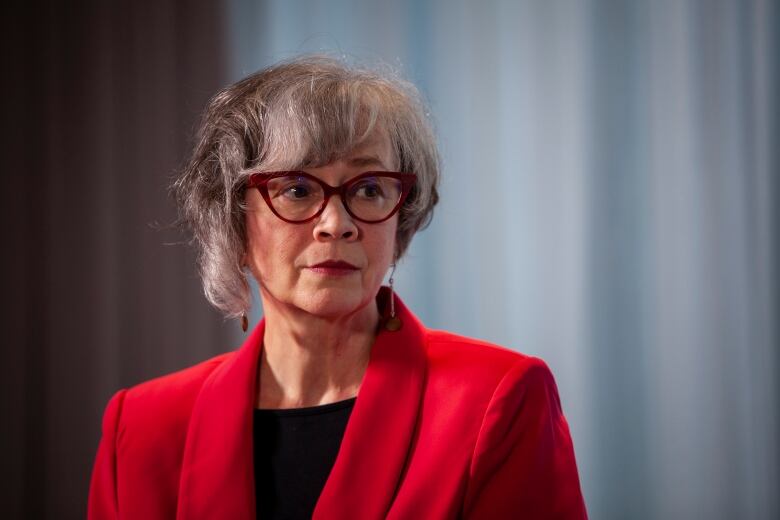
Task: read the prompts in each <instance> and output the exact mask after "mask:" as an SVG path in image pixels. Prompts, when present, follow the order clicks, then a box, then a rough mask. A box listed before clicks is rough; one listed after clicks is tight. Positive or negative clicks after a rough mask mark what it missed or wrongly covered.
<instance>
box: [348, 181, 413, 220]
mask: <svg viewBox="0 0 780 520" xmlns="http://www.w3.org/2000/svg"><path fill="white" fill-rule="evenodd" d="M402 192H403V185H402V184H401V181H399V180H398V179H395V178H393V177H383V176H381V175H377V176H373V177H363V178H362V179H360V180H358V181H356V182H355V183H353V184H351V185H350V186H349V188H348V190H347V204H348V205H349V209H350V211H352V213H353V214H354V215H355V216H356V217H358V218H359V219H363V220H368V221H373V220H382V219H384V218H387V216H388V215H390V213H392V211H393V208H395V206H396V205H397V204H398V201H399V200H401V194H402Z"/></svg>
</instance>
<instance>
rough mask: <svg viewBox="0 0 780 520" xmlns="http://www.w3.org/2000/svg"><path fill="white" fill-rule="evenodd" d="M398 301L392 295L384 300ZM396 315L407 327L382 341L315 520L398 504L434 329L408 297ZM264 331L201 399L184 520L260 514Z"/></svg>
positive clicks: (191, 433) (242, 519) (187, 465)
mask: <svg viewBox="0 0 780 520" xmlns="http://www.w3.org/2000/svg"><path fill="white" fill-rule="evenodd" d="M388 293H389V291H388V290H387V289H385V288H382V290H381V291H380V294H379V299H380V301H381V300H383V299H385V300H386V299H387V296H388V295H389V294H388ZM395 307H396V313H397V315H398V316H399V317H400V318H401V320H402V322H403V327H402V328H401V329H400V330H399V331H396V332H388V331H384V330H383V331H381V332H380V333H379V334H378V335H377V338H376V342H375V343H374V345H373V347H372V349H371V357H370V359H369V363H368V368H367V369H366V374H365V376H364V378H363V382H362V384H361V387H360V393H359V395H358V398H357V401H356V402H355V407H354V409H353V410H352V414H351V416H350V419H349V422H348V424H347V429H346V431H345V432H344V438H343V440H342V443H341V448H340V450H339V454H338V456H337V457H336V462H335V464H334V466H333V470H332V471H331V473H330V476H329V477H328V481H327V482H326V484H325V488H324V489H323V491H322V494H321V495H320V498H319V501H318V502H317V506H316V508H315V510H314V515H313V518H315V519H331V518H360V519H366V520H371V519H380V518H384V517H385V515H386V512H387V510H388V509H389V508H390V505H391V503H392V500H393V497H394V495H395V491H396V488H397V486H398V483H399V480H400V477H401V473H402V471H403V469H404V464H405V462H406V458H407V455H408V452H409V447H410V445H411V442H412V436H413V433H414V429H415V425H416V423H417V415H418V412H419V408H420V400H421V396H422V389H423V385H424V382H425V353H424V350H423V349H424V337H425V336H424V327H423V325H422V324H421V323H420V322H419V321H418V320H417V318H416V317H415V316H414V315H413V314H412V313H411V312H409V310H408V309H407V308H406V307H405V306H404V304H403V303H402V302H401V301H400V299H398V298H396V306H395ZM380 308H382V307H381V306H380ZM264 330H265V322H264V321H261V322H260V324H259V325H258V326H257V327H256V328H255V330H254V331H253V332H252V334H251V335H250V336H249V338H247V340H246V342H244V345H243V346H242V347H241V348H240V349H239V350H238V351H236V353H235V355H234V356H231V357H230V358H229V359H227V360H226V361H225V362H224V363H222V364H221V365H220V366H218V367H217V368H215V369H214V371H213V372H212V373H211V374H210V375H209V377H208V378H207V379H206V381H205V382H204V384H203V387H202V389H201V391H200V394H199V395H198V398H197V400H196V402H195V406H194V408H193V411H192V417H191V419H190V424H189V428H188V431H187V441H186V446H185V448H184V460H183V462H182V470H181V479H180V483H179V499H178V509H177V514H176V517H177V519H179V520H184V519H200V518H230V519H235V520H250V519H254V518H255V516H256V503H255V478H254V457H253V453H254V446H253V417H254V416H253V413H254V403H255V392H256V388H257V386H256V377H257V363H258V360H259V355H260V350H261V348H262V342H263V333H264Z"/></svg>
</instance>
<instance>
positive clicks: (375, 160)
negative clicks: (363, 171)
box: [349, 155, 387, 168]
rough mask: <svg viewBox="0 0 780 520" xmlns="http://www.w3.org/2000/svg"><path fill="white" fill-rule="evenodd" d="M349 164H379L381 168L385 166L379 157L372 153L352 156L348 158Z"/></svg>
mask: <svg viewBox="0 0 780 520" xmlns="http://www.w3.org/2000/svg"><path fill="white" fill-rule="evenodd" d="M349 164H350V165H351V166H372V165H376V166H381V167H382V168H387V165H385V164H384V163H383V162H382V160H381V159H380V158H379V157H376V156H374V155H359V156H357V157H353V158H351V159H350V160H349Z"/></svg>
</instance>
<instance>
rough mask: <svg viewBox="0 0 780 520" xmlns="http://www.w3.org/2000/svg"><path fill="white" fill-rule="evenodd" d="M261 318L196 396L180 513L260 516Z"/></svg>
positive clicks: (243, 517)
mask: <svg viewBox="0 0 780 520" xmlns="http://www.w3.org/2000/svg"><path fill="white" fill-rule="evenodd" d="M264 330H265V322H264V321H261V322H260V324H259V325H258V326H257V327H255V330H254V331H253V332H252V334H251V335H250V336H249V337H248V338H247V340H246V341H245V342H244V345H243V346H242V347H241V348H240V349H239V350H237V351H236V353H235V355H233V356H231V357H229V358H228V359H227V360H226V361H225V362H224V363H222V364H221V365H219V366H218V367H217V368H215V369H214V371H213V372H212V373H211V374H210V375H209V377H208V378H207V379H206V381H205V382H204V384H203V387H202V388H201V391H200V394H199V395H198V398H197V400H196V401H195V406H194V408H193V411H192V417H191V418H190V424H189V429H188V430H187V441H186V446H185V448H184V460H183V462H182V470H181V480H180V483H179V501H178V508H177V513H176V518H177V519H179V520H184V519H195V518H197V519H200V518H231V519H235V520H250V519H254V518H255V511H256V507H255V479H254V459H253V452H254V450H253V446H252V440H253V437H252V420H253V409H254V398H255V389H256V386H255V379H256V377H257V363H258V359H259V355H260V349H261V346H262V343H263V332H264Z"/></svg>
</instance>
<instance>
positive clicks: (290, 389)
mask: <svg viewBox="0 0 780 520" xmlns="http://www.w3.org/2000/svg"><path fill="white" fill-rule="evenodd" d="M438 168H439V166H438V155H437V151H436V146H435V140H434V137H433V134H432V132H431V130H430V126H429V123H428V121H427V118H426V116H425V112H424V109H423V106H422V104H421V103H420V102H419V99H418V95H417V92H416V90H415V89H414V87H412V86H411V85H409V84H407V83H405V82H402V81H399V80H397V79H395V78H392V77H387V76H384V75H382V74H378V73H375V72H370V71H365V70H359V69H354V68H351V67H348V66H346V65H344V64H343V63H341V62H339V61H337V60H333V59H330V58H323V57H309V58H301V59H296V60H293V61H290V62H287V63H282V64H279V65H277V66H274V67H271V68H269V69H266V70H263V71H261V72H258V73H256V74H254V75H252V76H249V77H247V78H246V79H244V80H242V81H239V82H238V83H236V84H234V85H231V86H229V87H227V88H226V89H224V90H223V91H222V92H220V93H219V94H217V96H216V97H214V99H213V100H212V101H211V103H210V105H209V107H208V110H207V112H206V114H205V116H204V119H203V122H202V124H201V128H200V132H199V142H198V144H197V146H196V149H195V151H194V153H193V157H192V159H191V161H190V163H189V165H188V167H187V168H186V169H185V171H184V172H183V174H182V175H181V177H180V178H179V179H178V181H177V182H176V184H175V190H176V193H177V195H178V200H179V202H180V205H181V208H182V215H183V218H184V220H185V221H186V222H187V223H188V224H189V226H190V228H191V229H192V231H193V233H194V237H195V243H196V244H197V246H198V247H199V250H200V267H201V275H202V279H203V284H204V289H205V293H206V296H207V297H208V299H209V301H211V303H213V304H214V305H215V306H217V307H218V308H219V309H221V310H222V311H224V312H225V313H226V314H227V315H228V316H233V317H240V318H241V321H242V324H243V327H244V329H245V330H246V326H247V322H246V312H247V310H248V309H249V307H250V305H251V296H250V288H249V283H248V281H247V279H248V276H250V275H251V276H253V277H254V278H255V280H256V281H257V284H258V286H259V289H260V296H261V299H262V305H263V312H264V319H263V320H262V321H261V322H260V323H259V324H258V325H257V326H256V327H254V330H253V331H252V332H251V334H249V336H248V338H247V340H246V341H245V343H244V345H243V346H242V347H241V348H240V349H238V350H236V351H235V352H231V353H228V354H224V355H221V356H217V357H216V358H213V359H210V360H208V361H205V362H203V363H201V364H199V365H196V366H194V367H191V368H188V369H186V370H183V371H181V372H177V373H175V374H171V375H168V376H166V377H162V378H159V379H155V380H152V381H149V382H146V383H143V384H140V385H138V386H136V387H133V388H130V389H127V390H121V391H119V392H118V393H117V394H116V395H115V396H114V397H113V398H112V399H111V401H110V402H109V404H108V406H107V408H106V412H105V416H104V419H103V437H102V440H101V443H100V446H99V448H98V454H97V458H96V462H95V468H94V471H93V477H92V484H91V489H90V499H89V515H90V517H92V518H117V517H123V518H144V519H153V518H174V517H175V518H230V519H239V518H247V519H248V518H254V517H255V516H257V517H260V518H310V517H312V516H313V517H314V518H323V519H329V518H357V519H380V518H397V519H405V518H426V519H427V518H435V519H439V518H460V517H464V518H478V519H479V518H584V517H585V516H586V513H585V507H584V503H583V500H582V495H581V492H580V486H579V481H578V476H577V469H576V464H575V459H574V452H573V447H572V443H571V439H570V435H569V430H568V426H567V424H566V421H565V419H564V417H563V415H562V412H561V407H560V403H559V399H558V394H557V390H556V386H555V383H554V381H553V377H552V375H551V373H550V371H549V369H548V368H547V366H546V365H545V364H544V363H543V362H542V361H541V360H539V359H536V358H533V357H529V356H525V355H522V354H518V353H516V352H513V351H510V350H507V349H504V348H501V347H498V346H494V345H490V344H488V343H485V342H481V341H477V340H473V339H469V338H464V337H459V336H456V335H454V334H450V333H447V332H441V331H432V330H429V329H426V328H425V327H424V326H423V325H422V324H421V323H420V322H419V321H418V320H417V318H415V317H414V315H413V314H412V313H411V312H410V311H409V310H408V309H407V308H406V307H405V306H404V304H403V303H402V302H401V300H400V299H399V298H398V297H397V296H396V295H394V293H393V289H392V282H393V279H392V275H391V278H390V287H381V283H382V280H383V278H384V276H385V275H386V273H387V272H388V270H390V269H391V267H394V264H395V262H396V261H398V259H399V258H401V256H402V255H403V254H404V252H405V250H406V249H407V247H408V245H409V242H410V241H411V239H412V236H413V235H414V233H415V232H416V231H417V230H419V229H420V228H422V227H423V226H425V225H426V224H427V223H428V221H429V220H430V218H431V213H432V210H433V207H434V205H435V204H436V202H437V199H438V195H437V184H438V179H439V169H438Z"/></svg>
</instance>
